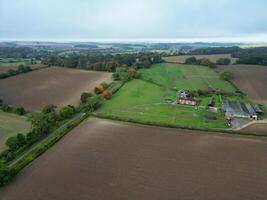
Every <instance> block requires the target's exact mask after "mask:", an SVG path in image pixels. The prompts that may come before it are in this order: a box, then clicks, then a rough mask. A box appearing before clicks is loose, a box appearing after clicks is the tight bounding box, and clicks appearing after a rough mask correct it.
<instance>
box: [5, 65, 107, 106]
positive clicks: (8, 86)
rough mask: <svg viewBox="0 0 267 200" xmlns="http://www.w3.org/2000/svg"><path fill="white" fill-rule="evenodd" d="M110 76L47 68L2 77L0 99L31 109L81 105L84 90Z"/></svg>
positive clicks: (91, 87)
mask: <svg viewBox="0 0 267 200" xmlns="http://www.w3.org/2000/svg"><path fill="white" fill-rule="evenodd" d="M110 77H111V73H107V72H91V71H90V72H89V71H82V70H74V69H67V68H57V67H53V68H46V69H41V70H37V71H33V72H29V73H25V74H22V75H18V76H13V77H10V78H7V79H3V80H0V99H3V100H4V102H6V103H7V104H11V105H15V106H23V107H25V108H26V109H29V110H40V109H41V108H42V107H43V106H45V105H47V104H54V105H57V106H63V105H68V104H72V105H77V104H78V103H79V99H80V95H81V93H82V92H85V91H91V90H93V88H94V87H95V85H96V84H98V83H101V82H103V81H105V80H106V79H109V78H110Z"/></svg>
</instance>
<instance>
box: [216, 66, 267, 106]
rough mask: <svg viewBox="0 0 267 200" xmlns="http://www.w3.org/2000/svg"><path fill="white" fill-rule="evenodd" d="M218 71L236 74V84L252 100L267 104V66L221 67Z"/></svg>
mask: <svg viewBox="0 0 267 200" xmlns="http://www.w3.org/2000/svg"><path fill="white" fill-rule="evenodd" d="M218 70H220V71H223V70H231V71H233V72H234V76H235V77H234V83H235V84H236V85H237V86H238V87H239V88H240V89H241V90H243V91H244V92H245V93H246V94H247V95H248V96H249V97H250V98H251V99H252V100H254V101H255V102H258V103H262V104H267V89H266V85H267V66H259V65H232V66H219V67H218Z"/></svg>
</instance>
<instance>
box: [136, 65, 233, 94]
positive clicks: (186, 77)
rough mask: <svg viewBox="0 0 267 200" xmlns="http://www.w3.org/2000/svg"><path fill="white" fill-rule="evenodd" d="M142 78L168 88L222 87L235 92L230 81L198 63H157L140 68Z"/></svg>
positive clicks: (221, 88)
mask: <svg viewBox="0 0 267 200" xmlns="http://www.w3.org/2000/svg"><path fill="white" fill-rule="evenodd" d="M139 72H140V73H141V76H142V79H145V80H148V81H152V82H154V83H157V84H159V85H161V86H163V87H166V88H173V89H188V90H198V89H203V90H207V89H210V88H212V89H220V90H222V91H227V92H235V91H236V89H235V88H234V87H233V86H232V85H231V84H230V83H228V82H226V81H224V80H221V79H220V77H219V74H218V73H217V72H215V71H214V70H212V69H210V68H208V67H204V66H198V65H183V64H169V63H163V64H156V65H154V66H152V67H151V68H149V69H141V70H139Z"/></svg>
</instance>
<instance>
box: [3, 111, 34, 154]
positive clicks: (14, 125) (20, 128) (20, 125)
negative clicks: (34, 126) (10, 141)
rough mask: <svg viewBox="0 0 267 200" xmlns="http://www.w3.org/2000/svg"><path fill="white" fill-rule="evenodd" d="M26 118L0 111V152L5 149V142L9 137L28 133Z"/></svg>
mask: <svg viewBox="0 0 267 200" xmlns="http://www.w3.org/2000/svg"><path fill="white" fill-rule="evenodd" d="M30 127H31V126H30V122H27V119H26V117H23V116H19V115H15V114H10V113H5V112H3V111H0V152H1V151H3V150H4V149H6V146H5V142H6V139H7V138H8V137H10V136H13V135H16V134H17V133H27V132H29V131H30Z"/></svg>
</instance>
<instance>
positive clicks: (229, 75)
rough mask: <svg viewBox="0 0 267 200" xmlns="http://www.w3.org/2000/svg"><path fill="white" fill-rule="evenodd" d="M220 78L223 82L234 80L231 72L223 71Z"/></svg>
mask: <svg viewBox="0 0 267 200" xmlns="http://www.w3.org/2000/svg"><path fill="white" fill-rule="evenodd" d="M220 78H221V79H223V80H227V81H229V80H232V79H233V78H234V74H233V72H232V71H229V70H225V71H223V72H222V73H221V74H220Z"/></svg>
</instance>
